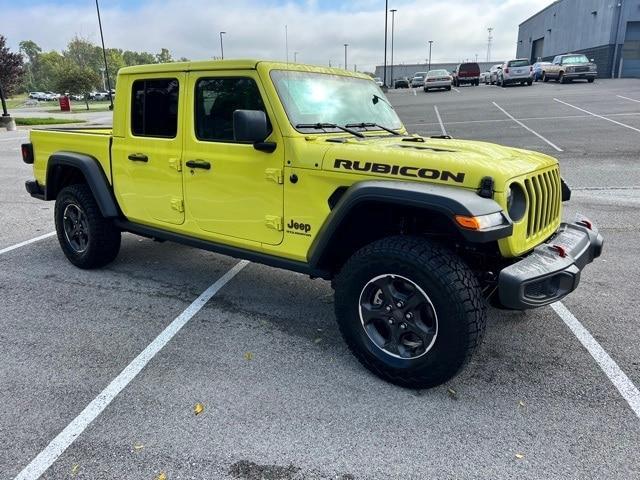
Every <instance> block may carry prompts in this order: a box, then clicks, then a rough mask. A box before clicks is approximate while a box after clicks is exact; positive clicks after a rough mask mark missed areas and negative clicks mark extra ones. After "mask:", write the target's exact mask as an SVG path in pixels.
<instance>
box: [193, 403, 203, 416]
mask: <svg viewBox="0 0 640 480" xmlns="http://www.w3.org/2000/svg"><path fill="white" fill-rule="evenodd" d="M202 412H204V405H203V404H201V403H200V402H198V403H196V404H195V406H194V407H193V413H195V414H196V415H200V414H201V413H202Z"/></svg>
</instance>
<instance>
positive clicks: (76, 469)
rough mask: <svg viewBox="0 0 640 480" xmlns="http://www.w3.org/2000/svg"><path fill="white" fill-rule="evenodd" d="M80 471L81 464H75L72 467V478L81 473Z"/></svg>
mask: <svg viewBox="0 0 640 480" xmlns="http://www.w3.org/2000/svg"><path fill="white" fill-rule="evenodd" d="M79 470H80V465H79V464H77V463H74V464H73V465H72V466H71V475H72V476H75V475H76V473H78V471H79Z"/></svg>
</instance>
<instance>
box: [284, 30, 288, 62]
mask: <svg viewBox="0 0 640 480" xmlns="http://www.w3.org/2000/svg"><path fill="white" fill-rule="evenodd" d="M284 49H285V51H286V53H287V63H289V30H288V29H287V26H286V25H285V26H284Z"/></svg>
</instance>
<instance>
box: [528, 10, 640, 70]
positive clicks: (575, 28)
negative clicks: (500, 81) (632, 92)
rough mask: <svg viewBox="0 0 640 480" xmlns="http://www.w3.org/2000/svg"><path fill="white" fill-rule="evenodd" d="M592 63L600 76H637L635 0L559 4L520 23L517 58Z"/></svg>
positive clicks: (639, 15)
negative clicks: (579, 58) (566, 56)
mask: <svg viewBox="0 0 640 480" xmlns="http://www.w3.org/2000/svg"><path fill="white" fill-rule="evenodd" d="M563 53H583V54H585V55H586V56H587V57H588V58H590V59H594V60H595V62H596V64H597V65H598V75H599V76H600V77H640V0H558V1H556V2H554V3H552V4H551V5H549V6H548V7H547V8H545V9H543V10H541V11H539V12H538V13H536V14H535V15H533V16H532V17H530V18H528V19H527V20H525V21H524V22H522V23H521V24H520V27H519V31H518V46H517V56H518V58H529V59H530V60H531V61H532V62H535V61H539V60H542V61H551V60H552V59H553V57H554V56H556V55H561V54H563Z"/></svg>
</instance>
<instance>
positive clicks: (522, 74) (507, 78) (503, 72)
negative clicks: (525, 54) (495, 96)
mask: <svg viewBox="0 0 640 480" xmlns="http://www.w3.org/2000/svg"><path fill="white" fill-rule="evenodd" d="M516 83H519V84H520V85H531V84H533V68H532V67H531V62H530V61H529V59H527V58H519V59H517V60H509V61H508V62H506V63H504V64H503V65H502V68H501V69H500V73H499V75H498V85H500V86H502V87H506V86H507V85H510V84H511V85H513V84H516Z"/></svg>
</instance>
